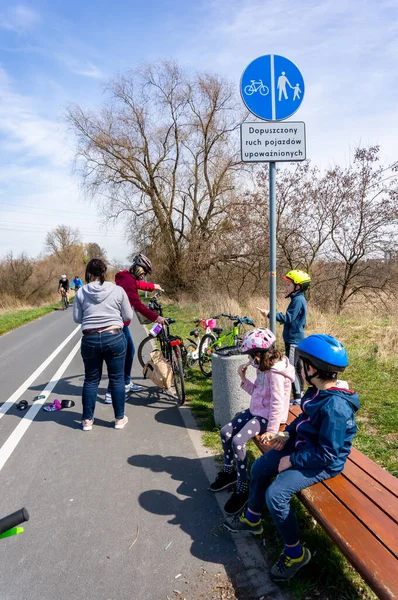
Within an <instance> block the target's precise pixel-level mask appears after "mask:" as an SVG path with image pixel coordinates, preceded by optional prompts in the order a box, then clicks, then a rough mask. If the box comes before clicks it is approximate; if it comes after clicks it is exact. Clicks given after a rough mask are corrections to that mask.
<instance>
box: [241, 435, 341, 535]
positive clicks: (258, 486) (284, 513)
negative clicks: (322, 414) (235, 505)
mask: <svg viewBox="0 0 398 600" xmlns="http://www.w3.org/2000/svg"><path fill="white" fill-rule="evenodd" d="M292 452H293V448H292V446H291V445H290V444H289V448H284V449H283V450H282V451H277V450H270V451H269V452H266V453H265V454H264V455H263V456H261V458H258V459H257V460H256V461H255V463H254V464H253V466H252V470H251V480H250V495H249V504H248V508H249V509H250V510H252V511H253V512H255V513H261V511H262V509H263V507H264V501H265V503H266V504H267V507H268V510H269V513H270V515H271V517H272V519H273V521H274V523H275V526H276V528H277V530H278V532H279V535H280V536H281V538H282V540H283V542H284V543H285V544H287V545H288V546H293V545H294V544H296V543H297V542H298V541H299V539H300V538H299V532H298V527H297V521H296V517H295V515H294V512H293V510H292V507H291V505H290V500H291V498H292V496H293V495H294V494H297V492H299V491H300V490H303V489H304V488H306V487H309V486H310V485H314V483H317V482H318V481H323V480H324V479H329V478H330V477H332V476H333V475H330V474H329V473H327V472H326V471H325V470H321V469H317V470H314V469H294V468H290V469H286V470H285V471H282V473H279V474H278V465H279V461H280V459H281V458H282V456H288V455H289V454H291V453H292ZM273 477H275V479H274V481H273V482H272V483H271V480H272V478H273Z"/></svg>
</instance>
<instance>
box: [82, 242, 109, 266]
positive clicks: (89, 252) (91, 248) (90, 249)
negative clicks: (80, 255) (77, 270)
mask: <svg viewBox="0 0 398 600" xmlns="http://www.w3.org/2000/svg"><path fill="white" fill-rule="evenodd" d="M84 251H85V254H86V259H87V261H89V260H91V259H92V258H100V259H101V260H103V261H104V262H105V263H106V262H107V257H106V251H105V249H104V248H101V246H100V245H99V244H97V243H96V242H90V243H88V244H85V245H84Z"/></svg>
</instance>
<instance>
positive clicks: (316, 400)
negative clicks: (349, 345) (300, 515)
mask: <svg viewBox="0 0 398 600" xmlns="http://www.w3.org/2000/svg"><path fill="white" fill-rule="evenodd" d="M297 350H298V353H299V355H300V358H301V360H302V363H303V367H302V370H303V373H302V374H303V378H304V379H305V380H306V382H307V383H308V385H309V386H310V387H309V388H308V390H307V392H306V393H305V395H304V397H303V400H302V413H301V414H300V415H299V416H298V417H297V418H296V419H294V421H292V423H290V425H288V426H287V427H286V429H285V431H284V432H283V433H281V434H279V435H277V436H276V437H275V438H274V439H273V440H271V442H270V446H271V450H270V451H269V452H267V453H265V454H264V455H263V456H262V457H261V458H259V459H258V460H256V462H255V463H254V464H253V467H252V470H251V483H250V494H249V502H248V508H247V509H246V511H244V512H242V514H241V515H237V516H236V517H234V518H231V519H227V520H226V521H225V522H224V525H225V527H226V528H227V529H229V530H230V531H233V532H240V531H249V532H250V533H252V534H254V535H261V533H262V532H263V526H262V523H261V512H262V509H263V506H264V501H265V502H266V504H267V507H268V510H269V512H270V514H271V516H272V519H273V521H274V523H275V526H276V528H277V530H278V532H279V534H280V536H281V538H282V540H283V542H284V550H283V552H282V554H281V555H280V557H279V559H278V561H277V562H276V563H275V564H274V566H273V567H272V569H271V578H272V579H273V580H274V581H287V580H288V579H290V578H291V577H293V575H295V574H296V573H297V571H298V570H299V569H300V568H301V567H303V566H304V565H306V564H307V563H308V562H309V561H310V559H311V553H310V551H309V550H308V548H306V547H304V546H302V544H301V542H300V538H299V532H298V528H297V522H296V518H295V516H294V513H293V510H292V508H291V506H290V501H291V498H292V496H293V495H294V494H296V493H297V492H299V491H300V490H302V489H304V488H306V487H309V486H310V485H313V484H314V483H317V482H319V481H324V480H325V479H329V478H330V477H334V476H335V475H337V474H339V473H341V471H342V470H343V468H344V464H345V461H346V459H347V456H348V455H349V453H350V449H351V443H352V440H353V438H354V437H355V434H356V431H357V427H356V422H355V416H354V415H355V412H356V411H357V410H358V409H359V398H358V395H357V394H356V393H355V392H353V391H352V390H347V389H346V388H345V387H344V388H342V387H337V385H336V384H337V383H338V380H337V374H338V373H339V372H342V371H344V369H345V368H346V366H347V365H348V357H347V353H346V351H345V348H344V346H343V345H342V344H341V343H340V342H339V341H338V340H336V339H335V338H333V337H331V336H328V335H321V334H316V335H310V336H309V337H307V338H305V339H304V340H302V341H301V342H300V343H299V344H298V346H297ZM274 477H275V479H274V480H273V478H274ZM272 480H273V481H272Z"/></svg>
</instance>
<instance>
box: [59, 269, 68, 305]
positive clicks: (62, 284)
mask: <svg viewBox="0 0 398 600" xmlns="http://www.w3.org/2000/svg"><path fill="white" fill-rule="evenodd" d="M62 289H64V290H65V295H66V301H67V302H68V303H69V279H68V278H67V276H66V275H61V279H60V280H59V282H58V290H57V292H58V294H60V293H61V290H62Z"/></svg>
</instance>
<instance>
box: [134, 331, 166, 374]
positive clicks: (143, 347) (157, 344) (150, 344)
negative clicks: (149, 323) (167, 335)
mask: <svg viewBox="0 0 398 600" xmlns="http://www.w3.org/2000/svg"><path fill="white" fill-rule="evenodd" d="M153 350H160V352H161V353H162V354H163V344H162V340H161V338H160V337H153V336H152V335H148V336H147V337H146V338H144V339H143V340H142V342H141V344H140V345H139V346H138V350H137V356H138V361H139V363H140V365H141V367H145V365H146V363H147V362H148V360H150V358H151V352H153ZM163 356H164V354H163Z"/></svg>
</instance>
